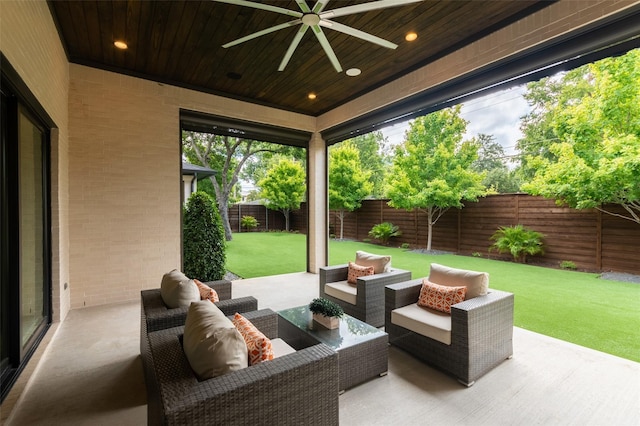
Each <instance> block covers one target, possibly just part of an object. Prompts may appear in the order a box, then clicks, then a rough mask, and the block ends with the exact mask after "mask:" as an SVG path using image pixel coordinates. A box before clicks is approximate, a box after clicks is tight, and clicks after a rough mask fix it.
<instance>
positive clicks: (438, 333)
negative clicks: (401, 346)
mask: <svg viewBox="0 0 640 426" xmlns="http://www.w3.org/2000/svg"><path fill="white" fill-rule="evenodd" d="M391 323H392V324H395V325H397V326H400V327H403V328H406V329H407V330H411V331H413V332H414V333H418V334H420V335H422V336H426V337H429V338H431V339H433V340H437V341H438V342H441V343H444V344H445V345H450V344H451V315H449V314H445V313H444V312H439V311H435V310H433V309H429V308H423V307H421V306H418V304H417V303H414V304H411V305H407V306H403V307H401V308H398V309H394V310H393V311H391Z"/></svg>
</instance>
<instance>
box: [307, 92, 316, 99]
mask: <svg viewBox="0 0 640 426" xmlns="http://www.w3.org/2000/svg"><path fill="white" fill-rule="evenodd" d="M307 98H309V99H311V100H314V99H315V98H317V96H316V94H315V93H309V94H308V95H307Z"/></svg>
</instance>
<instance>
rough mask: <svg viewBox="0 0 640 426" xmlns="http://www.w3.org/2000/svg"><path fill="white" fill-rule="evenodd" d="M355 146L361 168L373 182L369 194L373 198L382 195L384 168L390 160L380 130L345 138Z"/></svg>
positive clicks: (385, 141)
mask: <svg viewBox="0 0 640 426" xmlns="http://www.w3.org/2000/svg"><path fill="white" fill-rule="evenodd" d="M347 141H349V142H350V143H352V144H353V146H355V148H356V149H357V150H358V154H359V155H360V164H361V167H362V170H364V171H366V172H369V180H370V181H371V183H372V184H373V186H372V189H371V194H367V195H370V196H371V197H373V198H381V197H383V196H384V179H385V170H386V169H387V167H388V166H389V165H390V163H391V160H390V158H389V156H388V155H387V153H386V144H387V140H386V138H385V137H384V135H383V134H382V132H380V131H377V132H371V133H367V134H365V135H360V136H356V137H355V138H351V139H347Z"/></svg>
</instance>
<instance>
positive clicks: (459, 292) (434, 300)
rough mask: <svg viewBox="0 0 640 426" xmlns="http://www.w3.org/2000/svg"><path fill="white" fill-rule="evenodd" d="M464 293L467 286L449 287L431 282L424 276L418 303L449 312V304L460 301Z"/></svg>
mask: <svg viewBox="0 0 640 426" xmlns="http://www.w3.org/2000/svg"><path fill="white" fill-rule="evenodd" d="M466 294H467V287H464V286H463V287H449V286H446V285H440V284H435V283H432V282H430V281H428V280H427V279H426V278H425V279H423V280H422V288H421V289H420V297H419V298H418V305H419V306H424V307H426V308H431V309H435V310H436V311H441V312H446V313H447V314H450V313H451V305H455V304H456V303H460V302H462V301H463V300H464V296H465V295H466Z"/></svg>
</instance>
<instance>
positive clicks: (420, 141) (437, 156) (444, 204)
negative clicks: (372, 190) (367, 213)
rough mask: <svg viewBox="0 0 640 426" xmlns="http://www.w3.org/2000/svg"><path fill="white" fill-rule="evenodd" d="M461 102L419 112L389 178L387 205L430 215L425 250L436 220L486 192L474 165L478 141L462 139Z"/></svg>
mask: <svg viewBox="0 0 640 426" xmlns="http://www.w3.org/2000/svg"><path fill="white" fill-rule="evenodd" d="M460 108H461V106H460V105H457V106H455V107H452V108H447V109H443V110H440V111H437V112H434V113H431V114H429V115H426V116H423V117H419V118H417V119H415V120H414V121H413V122H411V125H410V127H409V130H407V133H406V140H405V142H404V144H402V145H399V146H398V147H397V148H396V155H395V158H394V162H393V168H392V171H391V173H390V175H389V178H388V191H387V195H388V196H389V198H390V201H389V205H390V206H392V207H395V208H402V209H406V210H413V209H418V210H420V211H423V212H425V213H426V214H427V229H428V233H427V250H431V236H432V230H433V225H435V223H436V222H437V221H438V219H439V218H440V217H442V215H443V214H444V213H445V212H446V211H447V210H448V209H449V208H451V207H457V208H461V207H462V201H463V200H470V201H475V200H477V198H478V197H479V196H481V195H484V194H485V189H484V186H483V185H482V178H483V177H484V176H483V174H482V173H478V172H475V171H473V170H472V168H471V164H472V163H473V162H474V161H475V160H476V159H477V157H478V144H477V142H475V141H466V142H463V141H462V137H463V135H464V133H465V130H466V126H467V122H466V121H465V120H464V119H463V118H462V117H460Z"/></svg>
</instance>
